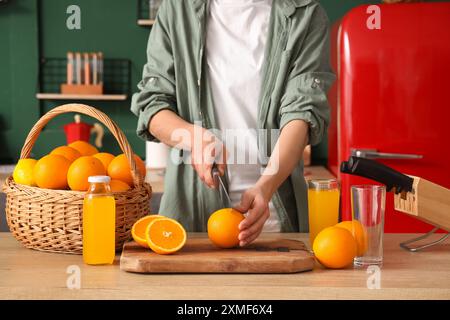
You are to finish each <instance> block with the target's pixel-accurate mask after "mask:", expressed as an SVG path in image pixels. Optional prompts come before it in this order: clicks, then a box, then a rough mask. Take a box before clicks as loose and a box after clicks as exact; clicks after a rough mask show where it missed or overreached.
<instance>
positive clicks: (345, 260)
mask: <svg viewBox="0 0 450 320" xmlns="http://www.w3.org/2000/svg"><path fill="white" fill-rule="evenodd" d="M313 251H314V255H315V256H316V259H317V260H318V261H319V262H320V263H321V264H322V265H324V266H325V267H327V268H331V269H340V268H345V267H347V266H348V265H350V264H351V263H352V262H353V259H354V258H355V256H356V251H357V245H356V241H355V239H354V238H353V236H352V234H351V233H350V231H348V230H346V229H344V228H338V227H328V228H325V229H323V230H322V231H321V232H320V233H319V234H318V235H317V236H316V238H315V240H314V244H313Z"/></svg>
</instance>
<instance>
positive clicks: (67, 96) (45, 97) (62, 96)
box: [36, 93, 128, 101]
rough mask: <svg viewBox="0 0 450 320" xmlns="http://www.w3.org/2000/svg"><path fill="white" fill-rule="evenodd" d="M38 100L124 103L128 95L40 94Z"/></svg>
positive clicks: (37, 95) (37, 96)
mask: <svg viewBox="0 0 450 320" xmlns="http://www.w3.org/2000/svg"><path fill="white" fill-rule="evenodd" d="M36 98H38V99H39V100H103V101H124V100H127V98H128V96H127V95H126V94H100V95H80V94H61V93H38V94H36Z"/></svg>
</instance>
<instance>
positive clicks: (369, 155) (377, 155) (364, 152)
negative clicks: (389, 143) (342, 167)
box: [352, 149, 423, 160]
mask: <svg viewBox="0 0 450 320" xmlns="http://www.w3.org/2000/svg"><path fill="white" fill-rule="evenodd" d="M352 156H354V157H359V158H366V159H399V160H400V159H405V160H406V159H422V158H423V156H422V155H420V154H406V153H387V152H378V151H377V150H376V149H352Z"/></svg>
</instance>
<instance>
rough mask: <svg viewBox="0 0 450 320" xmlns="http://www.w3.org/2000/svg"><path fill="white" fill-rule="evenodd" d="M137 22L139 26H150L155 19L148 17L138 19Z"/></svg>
mask: <svg viewBox="0 0 450 320" xmlns="http://www.w3.org/2000/svg"><path fill="white" fill-rule="evenodd" d="M137 24H138V25H139V26H143V27H147V26H152V25H154V24H155V20H150V19H139V20H138V21H137Z"/></svg>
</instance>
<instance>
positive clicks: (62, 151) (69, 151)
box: [50, 146, 81, 163]
mask: <svg viewBox="0 0 450 320" xmlns="http://www.w3.org/2000/svg"><path fill="white" fill-rule="evenodd" d="M50 154H58V155H60V156H63V157H64V158H66V159H67V160H69V161H70V163H72V162H74V161H75V160H77V159H78V158H79V157H81V153H80V152H79V151H78V150H76V149H74V148H72V147H68V146H61V147H58V148H55V149H53V151H52V152H50Z"/></svg>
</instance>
